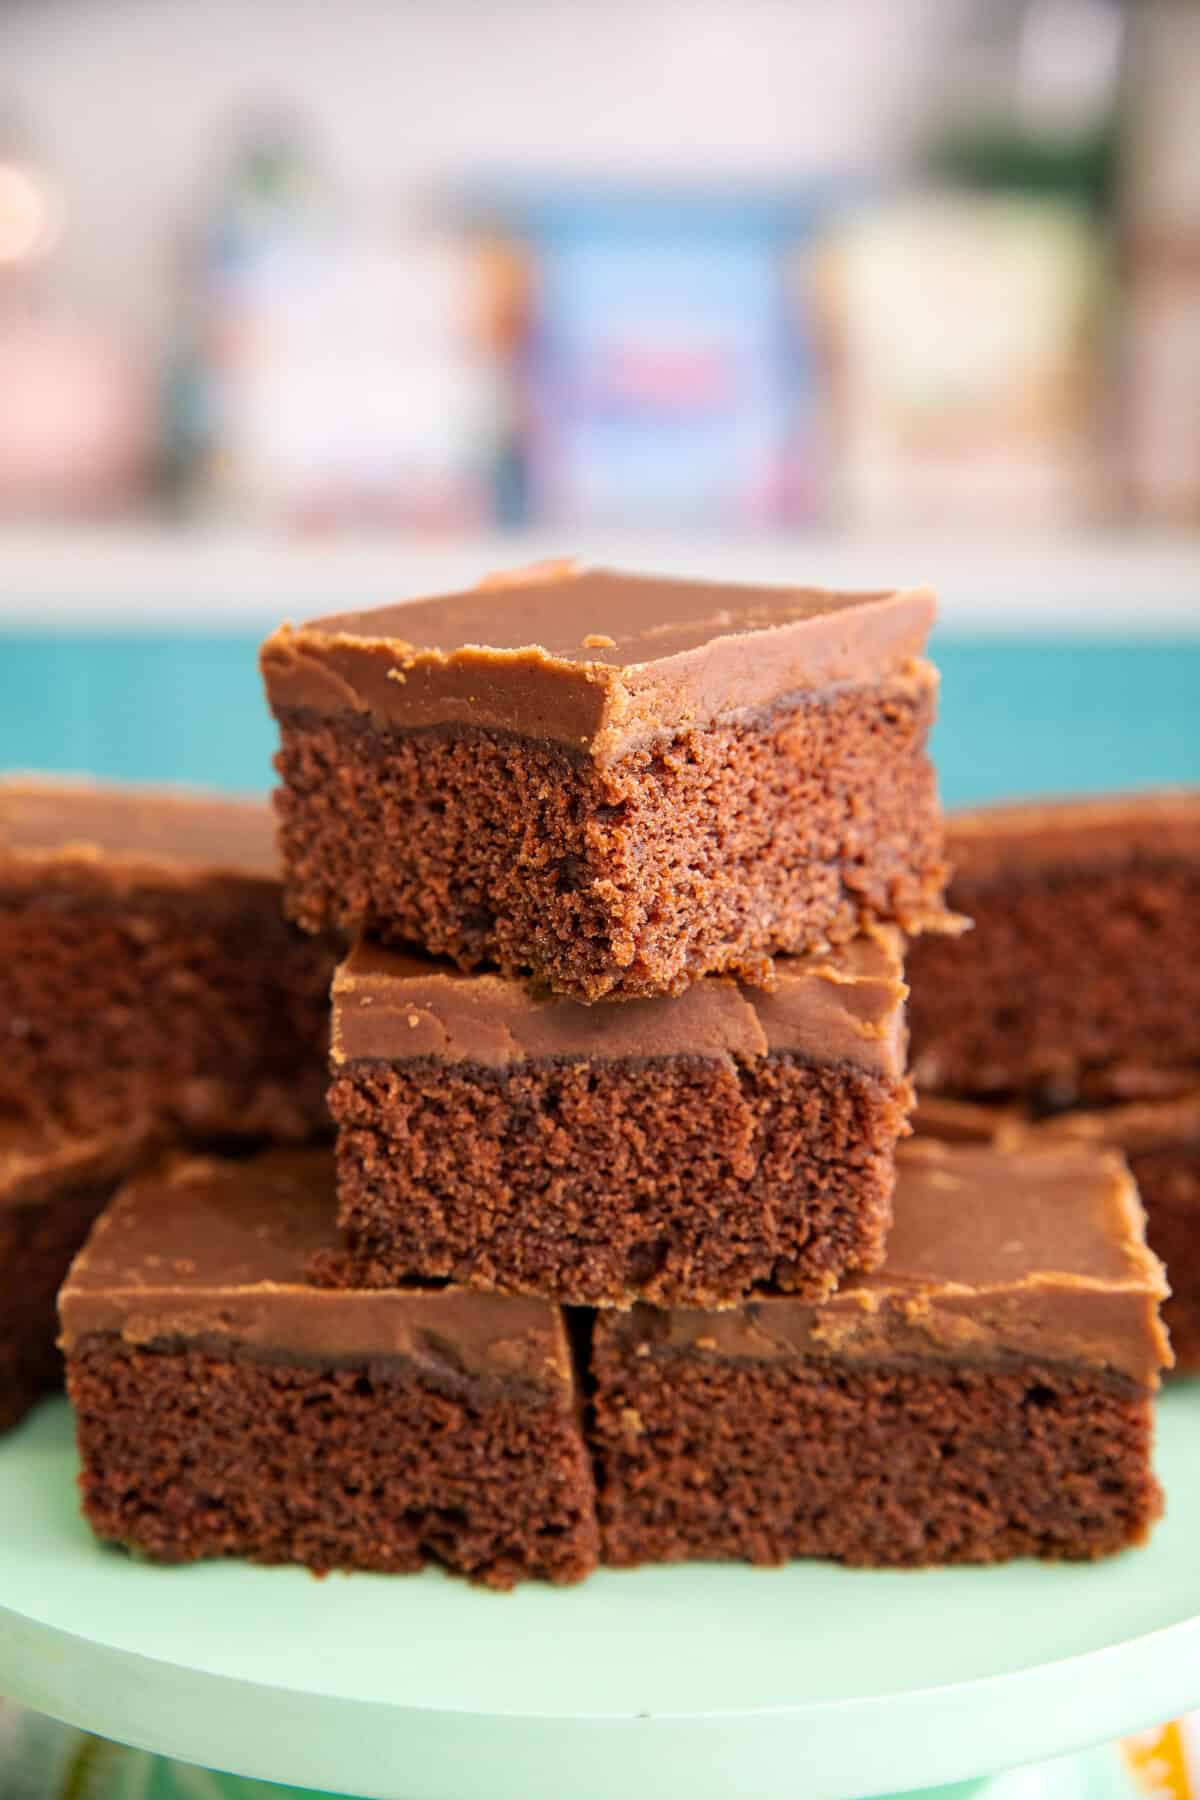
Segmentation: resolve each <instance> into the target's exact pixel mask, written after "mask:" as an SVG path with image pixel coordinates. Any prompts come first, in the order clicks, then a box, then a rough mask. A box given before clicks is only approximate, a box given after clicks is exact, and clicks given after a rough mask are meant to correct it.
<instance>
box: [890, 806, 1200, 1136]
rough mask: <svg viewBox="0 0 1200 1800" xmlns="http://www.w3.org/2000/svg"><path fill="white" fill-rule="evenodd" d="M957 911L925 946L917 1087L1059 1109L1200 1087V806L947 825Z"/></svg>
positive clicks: (986, 814)
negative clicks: (957, 932) (953, 935)
mask: <svg viewBox="0 0 1200 1800" xmlns="http://www.w3.org/2000/svg"><path fill="white" fill-rule="evenodd" d="M947 832H948V836H947V848H948V855H949V859H950V861H951V863H952V864H953V866H954V869H955V874H954V879H953V884H952V887H951V890H950V897H951V903H952V904H953V905H954V906H955V907H956V908H957V909H958V910H959V911H960V912H963V913H966V914H967V915H968V916H969V917H971V918H972V919H973V920H974V921H975V928H974V930H973V931H970V932H968V933H966V934H965V935H964V936H963V937H961V938H958V939H954V940H950V939H946V938H943V939H941V940H935V939H934V938H932V937H930V938H926V939H924V940H922V941H920V942H918V943H914V944H913V946H912V949H911V953H910V957H909V962H908V980H909V984H910V986H911V988H912V996H911V999H910V1001H909V1020H910V1024H911V1028H912V1067H913V1076H914V1079H915V1081H916V1083H917V1086H918V1087H919V1088H921V1089H929V1090H936V1091H939V1092H944V1093H950V1094H958V1095H962V1096H966V1097H972V1096H974V1097H978V1096H1002V1095H1005V1094H1010V1095H1017V1096H1023V1097H1026V1098H1029V1099H1031V1100H1034V1101H1035V1102H1037V1103H1039V1104H1049V1105H1053V1106H1056V1107H1062V1106H1069V1105H1074V1104H1076V1103H1077V1102H1078V1101H1080V1100H1087V1099H1098V1098H1103V1097H1117V1098H1124V1099H1135V1098H1149V1097H1152V1096H1153V1095H1155V1094H1159V1093H1168V1094H1169V1093H1171V1092H1177V1091H1179V1090H1180V1089H1181V1088H1185V1087H1188V1086H1193V1085H1196V1083H1197V1081H1200V792H1190V793H1189V792H1178V793H1160V794H1130V795H1127V796H1120V797H1116V798H1105V799H1097V800H1091V799H1088V800H1068V801H1059V802H1044V803H1043V802H1037V803H1031V804H1027V805H1012V806H997V807H988V808H984V809H982V810H980V811H977V812H971V813H962V814H959V815H958V816H957V817H955V816H951V818H950V819H949V820H948V823H947Z"/></svg>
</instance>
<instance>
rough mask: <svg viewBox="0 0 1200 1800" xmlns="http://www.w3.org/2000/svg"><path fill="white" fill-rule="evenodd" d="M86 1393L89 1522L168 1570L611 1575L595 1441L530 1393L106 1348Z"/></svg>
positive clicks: (407, 1372) (93, 1348)
mask: <svg viewBox="0 0 1200 1800" xmlns="http://www.w3.org/2000/svg"><path fill="white" fill-rule="evenodd" d="M68 1393H69V1396H70V1399H71V1403H72V1405H73V1406H74V1408H75V1414H76V1420H77V1431H78V1440H79V1448H80V1457H81V1463H82V1469H83V1473H82V1475H81V1477H80V1485H81V1489H82V1494H83V1509H84V1513H85V1515H86V1517H87V1519H88V1520H89V1522H90V1523H91V1525H92V1527H93V1529H94V1530H95V1532H96V1533H97V1535H98V1536H99V1537H101V1538H102V1539H106V1540H109V1541H111V1542H113V1543H117V1544H123V1545H125V1546H126V1547H127V1548H129V1549H130V1550H133V1551H136V1552H137V1553H139V1554H141V1555H144V1556H147V1557H151V1558H153V1559H155V1560H157V1561H161V1562H170V1563H184V1562H193V1561H195V1560H197V1559H198V1558H201V1557H212V1556H240V1557H246V1558H248V1559H249V1560H250V1561H253V1562H260V1563H301V1564H304V1565H306V1566H307V1567H308V1568H310V1569H313V1570H316V1571H318V1572H323V1571H326V1570H332V1569H373V1570H379V1571H384V1572H388V1573H398V1574H404V1573H412V1572H415V1571H416V1570H418V1569H421V1568H422V1567H424V1566H425V1564H426V1563H430V1562H437V1563H442V1564H444V1565H445V1567H446V1568H448V1569H452V1570H454V1571H456V1572H458V1573H460V1574H463V1575H467V1576H470V1577H471V1578H472V1579H473V1580H475V1581H478V1582H481V1583H483V1584H484V1585H486V1586H488V1587H493V1588H510V1587H512V1586H513V1584H514V1583H515V1582H516V1581H518V1580H522V1579H524V1578H526V1577H540V1578H543V1579H546V1580H548V1581H552V1582H572V1581H578V1580H580V1579H581V1578H582V1577H583V1576H585V1575H586V1574H587V1573H588V1572H589V1570H590V1569H591V1568H592V1567H593V1566H594V1564H595V1561H596V1544H597V1531H596V1519H595V1510H594V1502H593V1492H592V1480H591V1471H590V1468H589V1466H588V1462H587V1457H586V1453H585V1451H584V1447H583V1443H582V1439H581V1436H580V1433H579V1430H578V1426H577V1424H576V1421H575V1419H574V1416H573V1415H572V1414H571V1413H570V1412H569V1411H564V1410H563V1408H562V1407H561V1406H560V1405H555V1404H554V1403H547V1402H546V1400H545V1397H544V1396H542V1397H541V1398H540V1399H539V1397H538V1396H537V1395H536V1394H534V1393H533V1392H532V1391H531V1390H530V1389H529V1387H528V1385H527V1384H519V1383H514V1384H513V1386H512V1388H511V1389H508V1390H506V1389H504V1388H501V1387H500V1386H499V1385H489V1386H487V1387H484V1386H482V1385H479V1384H473V1383H472V1382H470V1381H469V1380H467V1379H464V1380H463V1381H462V1382H460V1383H455V1382H454V1381H453V1380H452V1379H450V1378H448V1377H447V1378H444V1379H442V1380H440V1381H433V1380H431V1379H429V1378H428V1377H426V1376H423V1375H422V1374H420V1373H418V1372H416V1371H415V1370H414V1369H412V1368H411V1367H410V1368H401V1367H393V1368H388V1367H387V1366H386V1365H384V1364H368V1365H363V1366H361V1367H357V1368H331V1369H322V1368H318V1367H311V1366H306V1365H302V1364H297V1363H288V1362H286V1361H277V1362H272V1361H265V1360H264V1361H259V1360H251V1359H239V1358H237V1357H236V1356H230V1355H228V1354H222V1353H219V1352H217V1351H215V1350H213V1351H210V1350H207V1349H205V1348H202V1347H199V1346H195V1345H190V1346H186V1347H181V1348H179V1349H177V1350H171V1351H166V1350H154V1349H130V1348H127V1347H124V1346H122V1345H121V1344H120V1343H119V1340H116V1339H111V1338H107V1337H105V1336H96V1337H93V1338H92V1339H90V1340H84V1341H82V1342H81V1343H80V1344H79V1345H78V1346H77V1347H76V1348H75V1349H74V1350H73V1352H72V1354H71V1357H70V1359H69V1363H68Z"/></svg>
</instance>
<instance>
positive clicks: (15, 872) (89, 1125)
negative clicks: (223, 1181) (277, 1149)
mask: <svg viewBox="0 0 1200 1800" xmlns="http://www.w3.org/2000/svg"><path fill="white" fill-rule="evenodd" d="M332 965H333V956H332V948H331V946H330V944H329V943H328V941H324V940H321V939H319V938H312V937H308V936H306V935H305V934H304V933H302V932H300V931H298V930H297V929H296V928H295V927H294V926H291V925H289V924H288V923H287V922H286V921H285V919H284V917H283V914H282V908H281V901H280V885H279V876H278V871H277V866H276V851H275V843H274V831H273V827H272V823H271V815H270V810H269V808H267V807H266V806H263V805H261V804H258V803H254V802H242V801H235V800H223V799H218V798H215V797H209V796H202V795H195V794H186V793H182V792H175V793H171V792H164V791H155V790H152V789H139V788H117V787H100V786H96V785H91V784H86V783H81V782H76V781H72V782H63V781H50V780H45V779H42V780H30V779H21V780H10V781H4V782H0V1284H2V1285H3V1289H4V1294H5V1301H4V1305H3V1308H2V1309H0V1429H5V1428H7V1427H8V1426H10V1425H13V1424H15V1423H16V1422H17V1420H18V1419H19V1418H20V1417H21V1416H22V1414H23V1413H24V1412H25V1411H27V1409H28V1408H29V1406H30V1405H31V1404H32V1403H33V1401H34V1400H36V1399H37V1398H38V1397H39V1395H40V1394H41V1393H42V1392H44V1391H45V1390H46V1389H47V1388H48V1387H52V1386H53V1385H54V1384H55V1382H56V1381H57V1379H58V1378H59V1376H60V1374H61V1364H60V1362H59V1358H58V1353H57V1351H56V1349H55V1338H56V1335H57V1321H56V1317H55V1296H56V1293H57V1290H58V1287H59V1285H60V1283H61V1282H62V1279H63V1277H64V1276H65V1274H66V1272H67V1269H68V1267H69V1265H70V1261H71V1257H72V1256H73V1254H74V1253H75V1251H76V1250H77V1249H78V1247H79V1245H80V1244H81V1243H82V1241H83V1239H84V1237H85V1235H86V1233H87V1230H88V1227H89V1226H90V1224H91V1222H92V1220H93V1219H94V1218H95V1217H96V1215H97V1213H98V1212H99V1211H100V1208H101V1207H102V1206H103V1205H104V1203H105V1201H106V1200H107V1199H108V1197H109V1196H110V1195H111V1194H112V1192H113V1191H114V1188H115V1187H116V1186H117V1185H118V1184H119V1183H120V1181H121V1180H122V1179H123V1178H124V1177H125V1176H127V1175H129V1174H130V1173H131V1172H132V1171H134V1170H135V1169H137V1168H139V1167H140V1166H142V1165H143V1164H145V1163H146V1162H147V1160H148V1159H149V1158H151V1157H152V1156H153V1155H154V1154H156V1153H157V1152H159V1151H161V1149H162V1148H163V1146H164V1144H169V1143H170V1142H172V1141H173V1140H176V1139H178V1140H186V1141H189V1142H192V1143H197V1144H205V1143H222V1144H228V1143H230V1142H240V1143H243V1144H248V1145H254V1144H259V1143H262V1142H272V1141H279V1142H304V1141H306V1140H308V1139H310V1138H313V1137H317V1136H320V1135H327V1134H328V1115H327V1113H326V1110H325V1104H324V1087H325V1071H324V1062H325V1054H326V1045H327V1040H328V999H327V996H328V987H329V979H330V974H331V970H332Z"/></svg>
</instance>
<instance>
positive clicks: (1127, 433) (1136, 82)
mask: <svg viewBox="0 0 1200 1800" xmlns="http://www.w3.org/2000/svg"><path fill="white" fill-rule="evenodd" d="M1132 26H1133V33H1134V35H1133V48H1132V59H1131V76H1132V79H1131V83H1130V94H1131V108H1130V118H1129V127H1128V135H1127V151H1126V154H1127V165H1126V180H1125V184H1124V192H1123V202H1124V205H1123V233H1122V236H1123V246H1124V256H1125V272H1126V296H1125V314H1124V320H1125V370H1124V373H1125V386H1124V393H1125V405H1124V445H1125V453H1126V472H1127V476H1128V483H1129V489H1130V493H1131V497H1132V500H1133V503H1134V505H1135V507H1136V508H1137V509H1138V511H1139V512H1141V513H1142V514H1144V515H1146V516H1148V517H1151V518H1155V519H1159V520H1164V521H1176V522H1187V523H1196V522H1200V7H1197V6H1196V5H1194V4H1192V3H1191V0H1142V4H1140V5H1139V6H1137V7H1135V8H1133V9H1132Z"/></svg>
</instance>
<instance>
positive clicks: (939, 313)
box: [818, 0, 1122, 527]
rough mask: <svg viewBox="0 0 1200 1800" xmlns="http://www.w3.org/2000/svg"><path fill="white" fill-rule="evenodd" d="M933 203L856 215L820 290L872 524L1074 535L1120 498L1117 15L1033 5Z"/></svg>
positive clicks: (929, 199)
mask: <svg viewBox="0 0 1200 1800" xmlns="http://www.w3.org/2000/svg"><path fill="white" fill-rule="evenodd" d="M1010 16H1011V19H1012V21H1013V26H1014V29H1013V32H1012V35H1011V38H1010V39H1008V40H1005V41H1004V42H1002V43H997V44H996V45H994V46H993V48H994V51H995V56H994V62H995V65H996V66H995V68H994V69H993V71H992V75H993V79H992V82H991V99H990V101H988V102H986V103H985V102H982V101H980V100H978V98H977V97H976V96H972V100H971V103H970V104H969V105H965V106H964V104H963V101H962V99H961V90H960V98H959V99H958V101H957V102H956V104H957V106H958V109H959V110H958V112H957V114H952V115H951V116H950V117H949V118H948V119H947V120H946V121H945V122H943V123H942V124H941V125H940V126H935V127H934V129H933V131H932V133H931V140H930V145H929V149H928V152H927V154H926V157H925V159H924V168H923V170H922V172H921V186H922V188H923V190H924V191H922V192H920V193H918V194H917V195H907V196H903V197H900V198H897V199H893V200H892V201H890V202H885V203H883V204H881V205H880V206H878V207H876V208H874V209H872V211H871V212H870V213H868V214H866V215H864V216H863V217H862V218H861V219H859V220H857V221H855V222H853V223H852V224H851V225H850V226H849V227H848V228H847V229H846V230H845V231H844V232H843V233H842V234H840V236H839V237H838V239H837V240H836V241H835V242H834V243H833V245H832V246H831V248H830V252H829V254H828V256H827V257H826V258H825V259H824V260H823V262H822V265H821V268H820V272H819V279H818V291H819V293H820V295H821V300H822V303H823V316H824V318H825V320H826V321H827V331H828V342H829V344H830V346H831V366H832V369H833V383H832V386H833V418H834V424H835V430H836V435H837V439H838V443H839V447H840V451H841V455H840V467H841V474H840V483H839V488H840V500H841V504H842V508H843V510H844V511H845V512H846V513H847V514H848V515H849V516H850V518H851V519H852V520H854V521H856V522H858V523H866V524H876V523H881V522H882V523H889V524H895V523H898V522H901V523H902V522H918V521H919V522H920V523H922V524H925V525H935V526H938V525H946V524H949V525H958V524H966V525H972V524H980V525H988V526H991V525H996V524H1001V525H1003V524H1013V525H1018V526H1028V527H1041V526H1051V527H1055V526H1063V525H1071V524H1075V523H1078V522H1080V521H1084V520H1089V519H1091V518H1092V517H1094V516H1095V515H1096V514H1097V513H1098V512H1099V511H1100V510H1101V509H1102V508H1103V506H1104V505H1105V504H1106V502H1107V499H1108V496H1109V493H1110V488H1111V477H1110V473H1109V461H1110V452H1109V447H1108V442H1107V437H1108V433H1107V429H1106V427H1107V425H1108V415H1109V411H1110V402H1109V360H1110V359H1109V356H1108V342H1107V339H1108V332H1109V311H1110V305H1111V271H1110V252H1109V245H1108V230H1109V227H1108V213H1109V209H1110V206H1111V196H1112V188H1113V169H1114V144H1115V107H1116V96H1117V92H1118V84H1119V73H1120V58H1121V44H1122V19H1121V13H1120V10H1119V9H1118V7H1117V6H1116V5H1115V4H1113V3H1112V0H1031V3H1030V4H1028V5H1026V6H1023V7H1021V8H1019V9H1013V10H1012V12H1011V15H1010Z"/></svg>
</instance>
